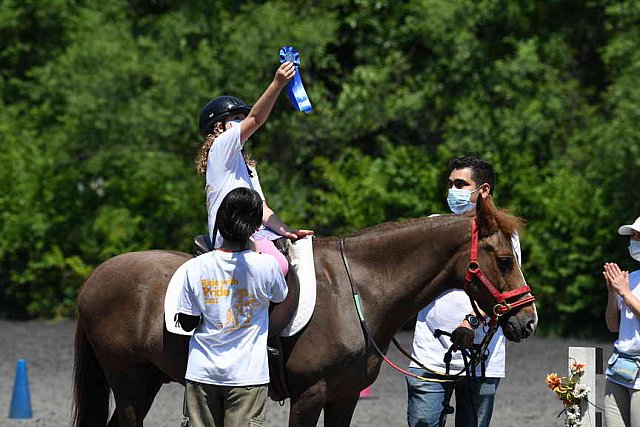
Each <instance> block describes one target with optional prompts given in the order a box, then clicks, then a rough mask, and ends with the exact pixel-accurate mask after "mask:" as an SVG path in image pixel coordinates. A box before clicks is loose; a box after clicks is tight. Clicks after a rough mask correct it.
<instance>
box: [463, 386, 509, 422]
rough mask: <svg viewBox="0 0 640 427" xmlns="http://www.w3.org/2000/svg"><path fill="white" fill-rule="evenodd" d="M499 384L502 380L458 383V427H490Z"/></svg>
mask: <svg viewBox="0 0 640 427" xmlns="http://www.w3.org/2000/svg"><path fill="white" fill-rule="evenodd" d="M499 384H500V378H471V379H466V378H465V379H463V380H460V381H457V382H456V383H455V390H456V427H489V424H490V423H491V416H492V415H493V403H494V400H495V396H496V390H498V385H499ZM476 417H477V421H476Z"/></svg>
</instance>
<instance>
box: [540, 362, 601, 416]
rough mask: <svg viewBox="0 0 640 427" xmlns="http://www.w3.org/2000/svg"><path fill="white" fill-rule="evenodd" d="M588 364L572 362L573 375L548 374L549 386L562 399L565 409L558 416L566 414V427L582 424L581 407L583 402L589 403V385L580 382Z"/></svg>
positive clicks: (547, 381)
mask: <svg viewBox="0 0 640 427" xmlns="http://www.w3.org/2000/svg"><path fill="white" fill-rule="evenodd" d="M586 368H587V366H586V365H585V364H584V363H576V362H574V363H572V364H571V367H570V371H571V375H570V376H569V378H567V377H559V376H558V374H556V373H555V372H554V373H551V374H549V375H547V379H546V380H545V382H546V383H547V386H548V387H549V388H550V389H551V390H553V391H554V392H555V393H556V396H558V399H560V400H561V401H562V404H563V405H564V409H563V410H562V412H560V414H558V416H560V415H562V413H564V414H565V419H564V425H565V426H566V427H581V426H582V415H583V414H582V411H581V409H580V407H581V404H582V403H583V402H585V403H588V400H587V397H588V395H589V392H590V391H591V390H590V389H589V386H587V385H586V384H581V383H580V378H582V375H583V374H584V371H585V369H586Z"/></svg>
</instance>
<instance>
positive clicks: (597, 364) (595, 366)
mask: <svg viewBox="0 0 640 427" xmlns="http://www.w3.org/2000/svg"><path fill="white" fill-rule="evenodd" d="M573 362H577V363H584V364H585V365H587V368H586V370H585V372H584V375H583V376H582V378H581V380H580V382H581V383H582V384H585V385H587V386H589V389H590V390H591V391H590V392H589V396H588V399H589V402H591V403H593V404H595V405H597V406H598V407H600V408H602V396H601V394H602V392H600V391H599V390H597V389H596V375H602V374H603V371H602V367H603V364H602V348H601V347H569V359H568V366H569V375H571V364H572V363H573ZM580 411H581V412H582V414H583V416H582V425H583V426H584V427H602V425H603V422H602V415H603V414H602V411H601V410H600V409H598V408H596V407H595V406H593V405H590V404H588V403H583V404H582V405H581V407H580Z"/></svg>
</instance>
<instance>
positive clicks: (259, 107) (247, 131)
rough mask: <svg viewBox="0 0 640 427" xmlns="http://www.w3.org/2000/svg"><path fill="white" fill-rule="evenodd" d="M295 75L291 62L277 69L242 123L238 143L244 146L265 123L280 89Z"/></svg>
mask: <svg viewBox="0 0 640 427" xmlns="http://www.w3.org/2000/svg"><path fill="white" fill-rule="evenodd" d="M295 74H296V68H295V66H294V65H293V62H285V63H283V64H282V65H280V67H278V70H277V71H276V75H275V77H274V78H273V81H272V82H271V84H270V85H269V87H268V88H267V90H265V91H264V93H263V94H262V96H260V98H258V100H257V101H256V103H255V104H254V105H253V108H251V111H249V114H248V115H247V117H246V118H245V119H244V120H243V122H242V125H241V127H240V142H241V143H242V144H244V143H245V141H246V140H247V139H249V138H250V137H251V135H253V133H254V132H255V131H257V130H258V128H259V127H260V126H262V125H263V124H264V123H265V122H266V121H267V118H269V114H271V109H272V108H273V106H274V104H275V103H276V100H277V99H278V96H279V95H280V92H282V89H283V88H284V87H285V86H286V85H287V83H289V81H290V80H291V79H292V78H293V76H295Z"/></svg>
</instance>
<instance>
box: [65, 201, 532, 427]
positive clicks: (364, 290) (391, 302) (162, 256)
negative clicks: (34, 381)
mask: <svg viewBox="0 0 640 427" xmlns="http://www.w3.org/2000/svg"><path fill="white" fill-rule="evenodd" d="M472 218H473V217H472V216H470V215H445V216H440V217H434V218H423V219H417V220H410V221H407V222H400V223H386V224H382V225H379V226H376V227H373V228H370V229H366V230H363V231H361V232H359V233H357V234H354V235H352V236H350V237H348V238H346V239H345V243H344V247H345V254H346V255H347V257H348V260H349V264H350V269H351V272H352V278H353V281H354V284H355V286H356V288H357V289H358V291H359V293H360V296H361V298H362V306H363V311H364V315H365V317H366V319H367V322H368V325H369V328H370V330H371V332H372V333H373V335H374V337H375V340H376V341H377V343H378V344H379V345H380V346H381V347H382V348H385V349H386V348H387V347H388V345H389V343H390V341H391V339H392V338H393V336H394V335H395V334H396V333H397V332H398V331H399V330H400V328H401V327H402V326H403V325H404V324H405V323H406V322H407V321H408V320H410V319H411V318H412V317H413V316H415V315H416V314H417V312H418V311H419V310H420V309H421V308H423V307H424V306H426V305H427V304H428V303H429V302H430V301H432V300H433V299H434V298H435V297H436V296H438V295H439V294H440V293H442V292H443V291H444V290H446V289H447V288H451V287H453V286H456V285H461V284H462V283H464V278H465V273H466V270H467V266H468V263H469V253H470V240H471V233H470V229H471V221H472ZM476 218H477V223H478V230H479V236H480V241H479V245H478V263H479V265H480V266H481V268H482V270H483V271H484V273H485V275H486V276H487V277H488V278H489V279H490V280H491V281H492V282H493V283H494V284H495V285H496V287H497V288H498V289H499V290H500V291H506V290H510V289H515V288H518V287H521V286H522V285H523V284H524V277H523V276H522V273H521V271H520V268H519V267H518V263H517V262H505V259H507V261H508V259H509V258H511V259H512V258H513V253H512V246H511V241H510V238H509V236H510V234H511V233H512V232H513V231H514V230H515V229H516V228H517V227H518V226H519V221H518V220H517V219H515V218H514V217H511V216H509V215H507V214H506V213H504V212H502V211H500V210H497V209H496V208H495V207H494V206H493V203H492V202H491V199H487V201H485V202H482V201H481V200H480V201H479V202H478V205H477V208H476ZM339 242H340V241H339V239H336V238H318V239H316V240H315V241H314V259H315V268H316V278H317V286H318V289H317V303H316V308H315V312H314V314H313V317H312V318H311V321H310V323H309V324H308V325H307V326H306V327H305V328H304V329H303V331H302V332H301V333H300V334H298V335H297V336H295V337H291V338H286V339H283V348H284V353H285V357H286V360H287V362H286V372H287V378H288V382H289V389H290V393H291V402H290V414H289V425H290V426H314V425H316V424H317V421H318V418H319V416H320V413H321V411H322V410H324V419H325V424H326V425H330V426H348V425H349V424H350V422H351V417H352V415H353V411H354V409H355V406H356V403H357V402H358V396H359V392H360V390H362V389H363V388H365V387H366V386H368V385H370V384H371V383H373V381H374V380H375V379H376V377H377V375H378V372H379V369H380V364H381V358H380V356H378V355H377V354H376V353H375V352H374V350H373V349H372V347H371V346H370V344H368V340H367V339H366V338H365V336H364V334H363V330H362V327H361V325H360V323H359V321H358V315H357V313H356V308H355V306H354V302H353V298H352V293H351V287H350V285H349V281H348V278H347V273H346V270H345V267H344V263H343V260H342V257H341V254H340V249H339ZM189 257H190V255H187V254H184V253H179V252H169V251H145V252H134V253H127V254H123V255H120V256H117V257H114V258H112V259H110V260H108V261H106V262H104V263H103V264H101V265H100V266H98V267H97V268H96V269H95V270H94V271H93V272H92V273H91V275H90V276H89V278H88V279H87V280H86V282H85V283H84V285H83V287H82V288H81V290H80V294H79V296H78V326H77V332H76V366H75V414H74V415H75V418H74V421H75V424H74V425H76V426H92V427H93V426H100V425H105V424H106V423H107V418H108V415H109V413H108V412H109V408H108V396H109V391H110V390H111V391H113V393H114V397H115V402H116V408H115V411H114V414H113V416H112V417H111V420H110V421H109V424H108V425H109V426H141V425H142V423H143V419H144V417H145V415H146V414H147V412H148V410H149V408H150V407H151V404H152V402H153V399H154V398H155V396H156V394H157V392H158V390H159V389H160V387H161V386H162V384H163V383H167V382H171V381H178V382H180V383H183V384H184V374H185V370H186V363H187V352H188V340H189V337H185V336H178V335H174V334H170V333H168V332H167V331H166V330H165V328H164V320H163V301H164V294H165V289H166V287H167V284H168V282H169V279H170V278H171V276H172V274H173V272H174V271H175V270H176V268H177V267H178V266H179V265H181V264H182V263H183V262H185V261H186V260H187V259H189ZM477 282H478V281H477V280H474V282H473V283H472V285H471V287H470V292H471V293H472V294H473V297H474V298H475V299H476V300H477V301H478V303H479V305H480V307H481V308H482V309H483V310H485V311H486V312H491V310H492V308H493V305H494V301H493V299H492V298H491V295H490V294H489V293H488V292H487V291H486V289H485V288H484V287H483V286H482V285H481V284H479V283H477ZM302 285H303V286H304V284H302ZM536 324H537V314H536V310H535V306H534V305H533V304H527V305H525V306H523V307H519V308H518V309H517V310H513V311H512V312H509V313H507V314H506V315H505V316H504V317H502V319H501V325H502V328H503V331H504V334H505V336H506V337H507V339H509V340H512V341H520V340H521V339H523V338H527V337H529V336H530V335H531V334H532V333H533V331H534V329H535V327H536Z"/></svg>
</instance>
